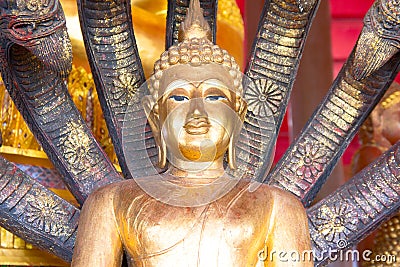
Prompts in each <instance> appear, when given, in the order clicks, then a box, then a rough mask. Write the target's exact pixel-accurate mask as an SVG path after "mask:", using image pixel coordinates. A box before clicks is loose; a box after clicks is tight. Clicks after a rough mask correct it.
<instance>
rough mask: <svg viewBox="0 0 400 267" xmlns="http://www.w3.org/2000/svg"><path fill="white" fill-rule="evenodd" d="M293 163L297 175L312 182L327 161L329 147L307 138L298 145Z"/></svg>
mask: <svg viewBox="0 0 400 267" xmlns="http://www.w3.org/2000/svg"><path fill="white" fill-rule="evenodd" d="M292 163H294V165H295V172H296V175H297V176H300V177H304V178H306V179H307V180H309V181H310V182H312V181H313V180H314V178H316V177H318V174H319V173H321V172H322V171H323V168H324V166H325V164H326V163H327V149H326V148H325V146H324V145H323V144H322V143H320V142H318V141H315V140H310V139H307V140H305V142H302V143H300V144H299V145H298V147H297V149H296V151H295V153H294V155H293V159H292Z"/></svg>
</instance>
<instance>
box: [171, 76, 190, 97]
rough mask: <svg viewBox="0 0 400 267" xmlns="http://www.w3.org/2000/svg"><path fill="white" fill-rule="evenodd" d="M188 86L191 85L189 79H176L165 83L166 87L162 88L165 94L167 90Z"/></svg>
mask: <svg viewBox="0 0 400 267" xmlns="http://www.w3.org/2000/svg"><path fill="white" fill-rule="evenodd" d="M188 86H190V87H192V86H193V84H192V83H191V82H190V81H187V80H181V79H178V80H175V81H173V82H171V83H169V84H168V85H167V87H166V88H165V90H164V94H167V93H168V92H170V91H172V90H174V89H176V88H186V87H188Z"/></svg>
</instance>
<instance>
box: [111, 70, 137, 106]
mask: <svg viewBox="0 0 400 267" xmlns="http://www.w3.org/2000/svg"><path fill="white" fill-rule="evenodd" d="M137 82H138V81H137V80H136V79H135V77H134V76H133V75H132V74H130V73H123V74H121V75H119V76H118V79H115V80H114V81H113V84H114V87H115V91H114V95H113V97H114V99H115V100H119V102H120V103H121V104H122V105H126V104H128V103H127V100H129V101H137V100H138V99H137V94H136V87H135V85H136V83H137ZM126 90H127V92H128V94H129V96H128V97H123V96H124V94H125V91H126ZM132 97H135V99H133V98H132Z"/></svg>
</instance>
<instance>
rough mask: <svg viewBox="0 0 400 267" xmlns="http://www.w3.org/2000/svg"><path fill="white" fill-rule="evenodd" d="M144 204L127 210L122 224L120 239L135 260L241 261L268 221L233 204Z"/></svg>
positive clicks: (210, 263)
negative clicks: (122, 237) (134, 210)
mask: <svg viewBox="0 0 400 267" xmlns="http://www.w3.org/2000/svg"><path fill="white" fill-rule="evenodd" d="M150 206H152V207H151V209H150ZM150 206H149V207H146V208H143V209H141V210H140V212H138V213H136V214H135V216H132V215H133V214H132V215H130V216H128V218H127V220H126V222H125V223H126V224H125V226H124V232H125V234H126V238H125V240H124V243H125V244H124V245H125V247H126V249H127V251H128V252H129V253H130V255H131V256H133V257H134V258H135V261H136V263H137V264H138V263H139V262H146V264H149V265H150V266H158V264H162V266H244V265H246V262H247V261H248V260H249V259H248V258H249V257H251V258H254V257H255V255H256V253H257V251H258V249H257V248H261V247H262V245H263V243H264V239H265V237H266V230H265V228H267V227H266V226H267V225H266V224H268V223H267V222H265V221H260V217H259V216H256V214H254V213H253V212H252V211H251V210H248V209H244V208H242V207H239V206H238V207H236V206H232V207H230V208H229V209H223V210H222V209H220V208H218V206H217V205H210V206H207V207H202V208H177V207H169V208H166V207H165V206H157V205H150ZM168 263H171V265H169V264H168ZM189 263H190V264H189ZM239 263H240V264H239ZM187 264H188V265H187Z"/></svg>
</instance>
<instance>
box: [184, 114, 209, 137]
mask: <svg viewBox="0 0 400 267" xmlns="http://www.w3.org/2000/svg"><path fill="white" fill-rule="evenodd" d="M210 127H211V125H210V122H209V121H208V118H205V117H202V118H191V119H189V121H188V122H187V123H186V124H185V125H184V126H183V128H185V130H186V132H187V133H188V134H195V135H199V134H206V133H208V130H209V129H210Z"/></svg>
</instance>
